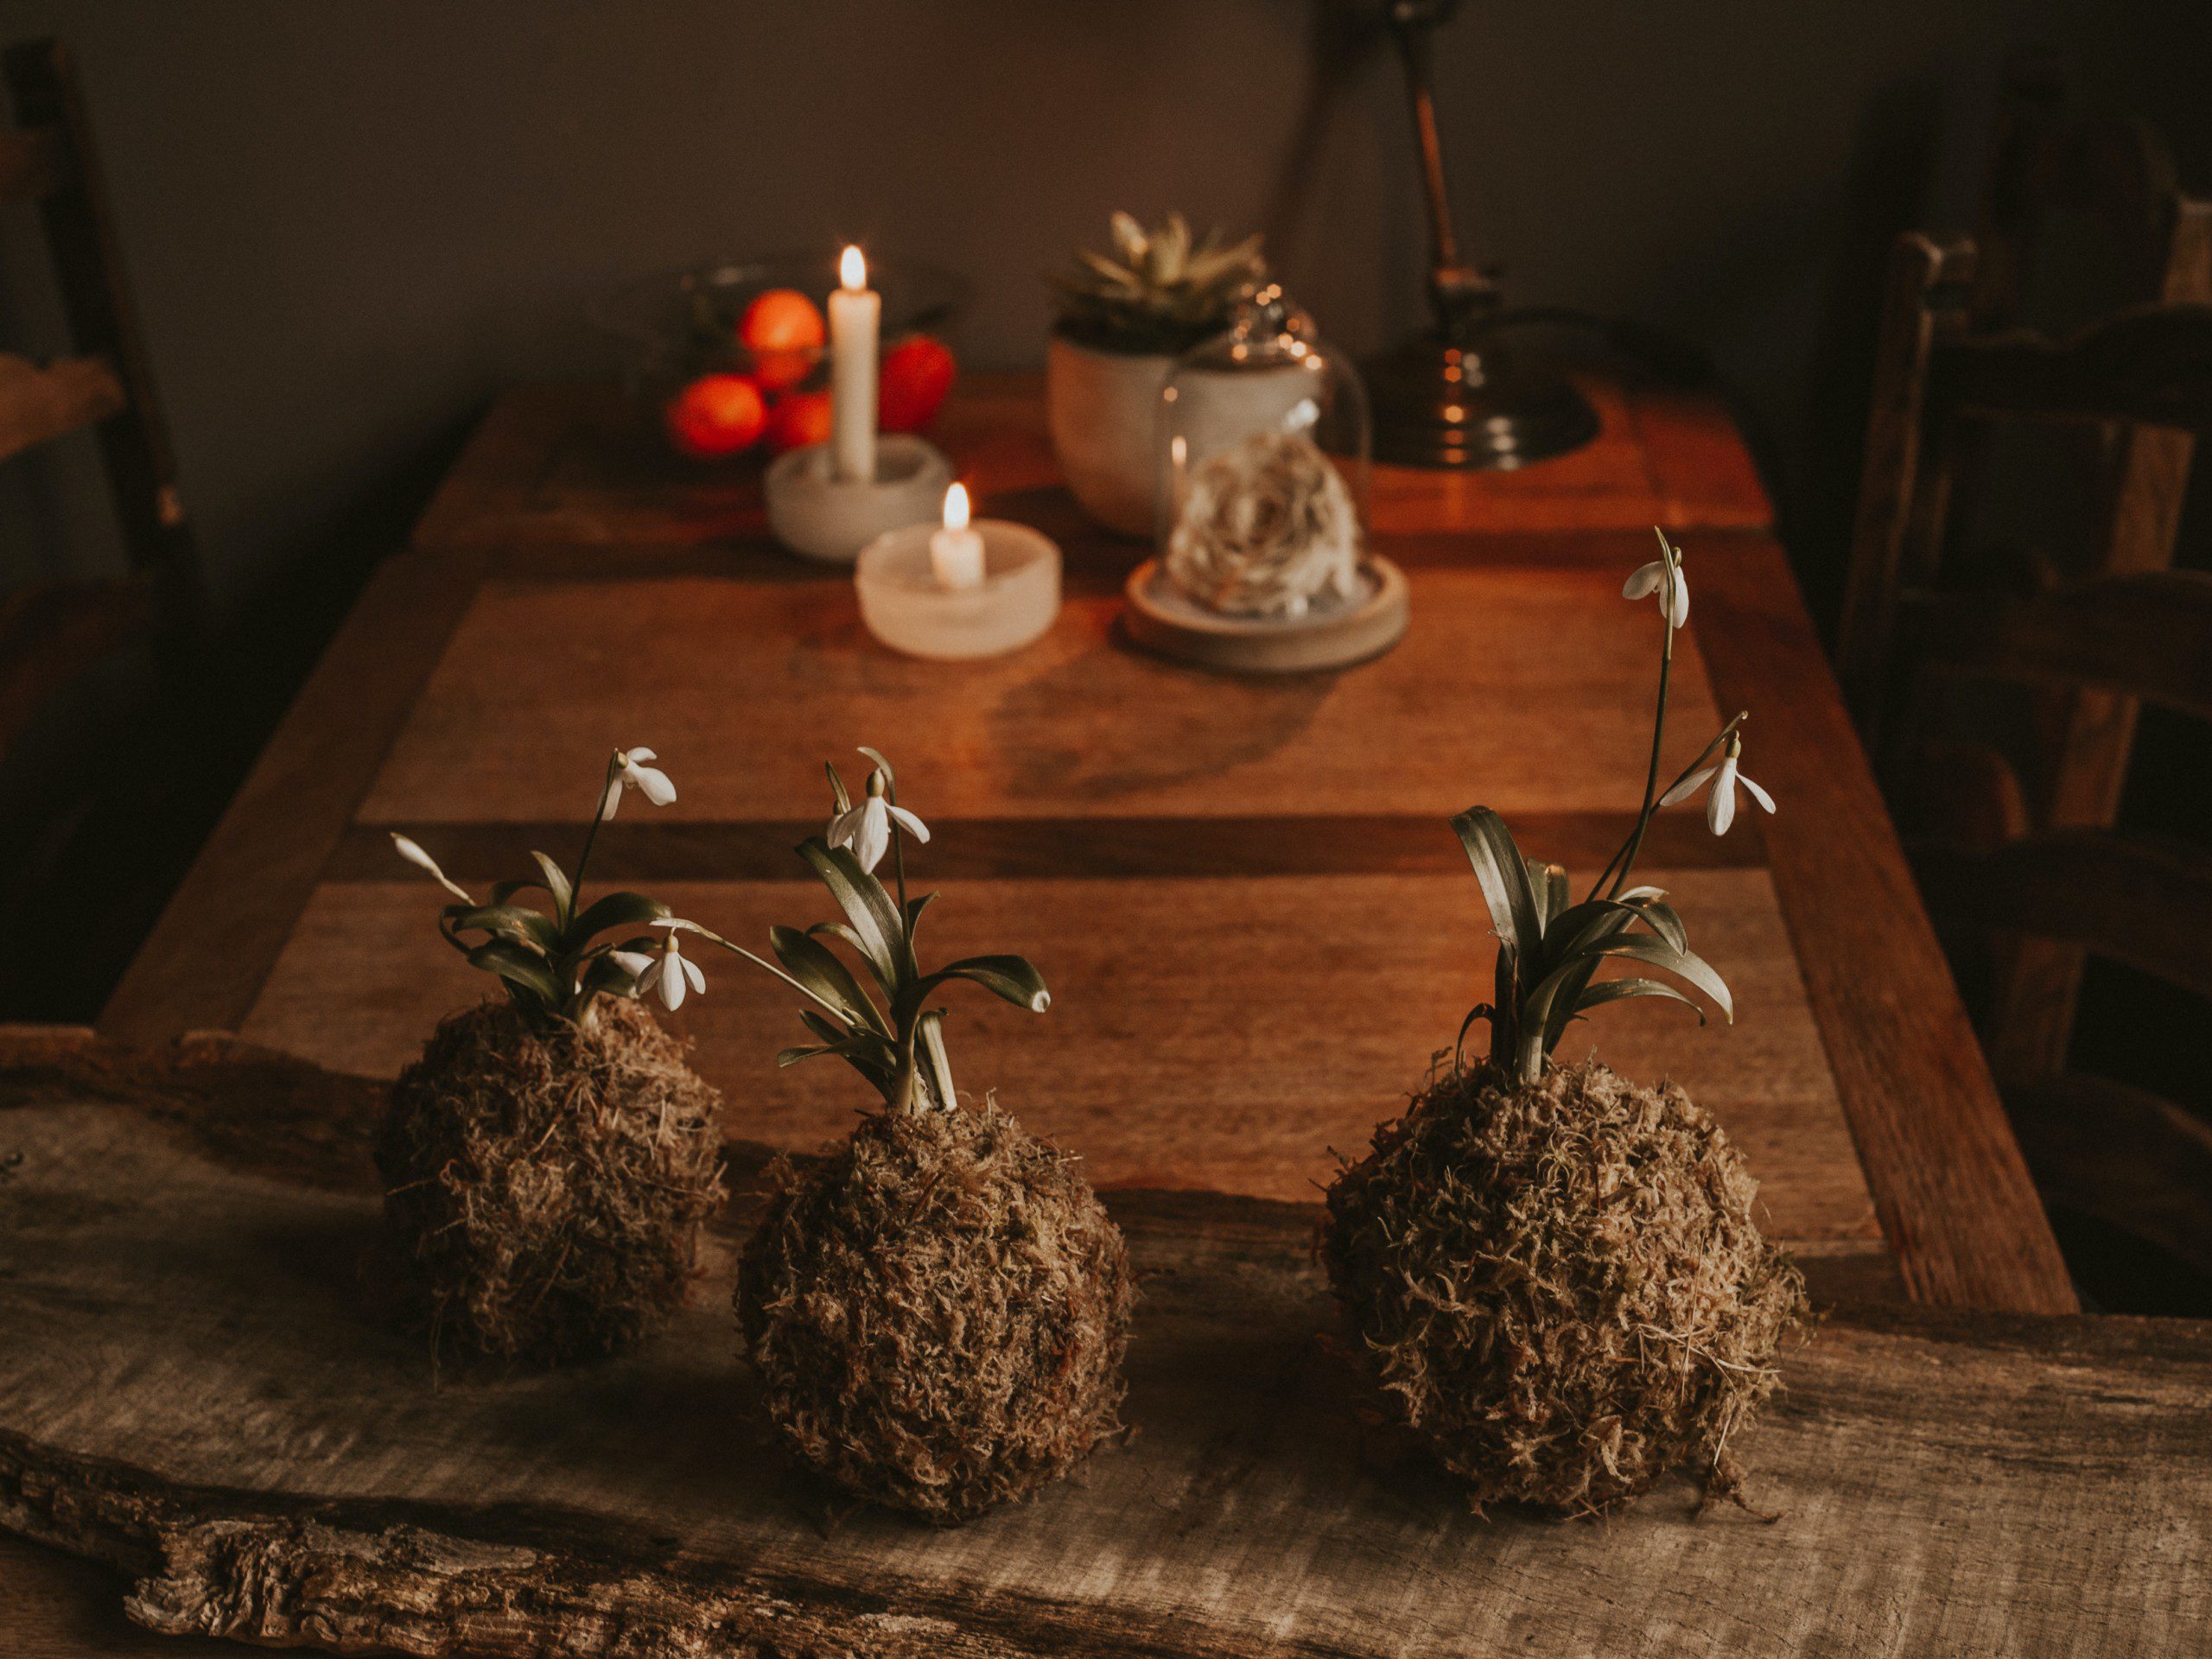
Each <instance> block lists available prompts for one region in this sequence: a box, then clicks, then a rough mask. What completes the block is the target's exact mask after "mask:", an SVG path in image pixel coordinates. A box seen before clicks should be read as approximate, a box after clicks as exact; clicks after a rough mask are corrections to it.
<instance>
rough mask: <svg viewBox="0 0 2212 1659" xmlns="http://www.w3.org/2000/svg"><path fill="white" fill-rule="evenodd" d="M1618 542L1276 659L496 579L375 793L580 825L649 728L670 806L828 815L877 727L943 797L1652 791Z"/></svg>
mask: <svg viewBox="0 0 2212 1659" xmlns="http://www.w3.org/2000/svg"><path fill="white" fill-rule="evenodd" d="M1616 546H1618V543H1616ZM1620 556H1621V553H1620V552H1619V551H1617V552H1616V553H1615V556H1614V558H1613V560H1611V561H1604V560H1592V561H1589V562H1587V563H1583V564H1581V565H1580V567H1577V566H1573V565H1552V566H1545V565H1516V564H1509V563H1503V562H1492V561H1489V560H1482V561H1477V560H1469V561H1467V562H1465V563H1459V564H1457V565H1448V566H1446V565H1433V566H1430V567H1427V568H1416V569H1414V570H1412V571H1410V572H1409V573H1408V577H1409V581H1410V584H1411V587H1412V599H1413V620H1412V626H1411V627H1410V628H1409V630H1408V632H1407V635H1406V637H1405V639H1403V640H1402V641H1401V642H1400V644H1399V645H1397V647H1396V648H1395V650H1393V651H1391V652H1389V654H1388V655H1386V656H1384V657H1383V658H1380V659H1378V660H1376V661H1375V662H1373V663H1370V664H1365V665H1363V666H1362V667H1358V668H1355V669H1349V670H1345V671H1341V672H1337V673H1318V674H1307V675H1298V676H1283V677H1268V678H1266V679H1243V678H1233V677H1225V676H1222V675H1217V674H1211V673H1208V672H1206V671H1204V670H1202V669H1198V668H1193V667H1188V666H1185V665H1182V664H1175V663H1171V662H1167V661H1165V660H1163V659H1161V658H1155V657H1152V656H1149V655H1147V654H1144V653H1142V652H1136V651H1133V650H1131V649H1129V648H1128V645H1125V644H1123V643H1122V641H1121V640H1120V639H1119V638H1118V637H1117V632H1118V619H1119V616H1120V613H1121V608H1122V601H1121V598H1120V595H1119V594H1079V595H1072V596H1071V598H1070V599H1069V601H1068V602H1067V603H1066V604H1065V605H1064V606H1063V607H1062V609H1061V612H1060V615H1059V620H1058V621H1057V622H1056V623H1055V624H1054V625H1053V627H1052V631H1051V632H1049V633H1047V634H1046V636H1045V638H1044V639H1041V640H1039V642H1038V643H1037V644H1036V645H1032V646H1030V647H1029V648H1028V649H1027V650H1025V651H1021V652H1015V653H1014V654H1013V655H1012V656H1008V657H1002V658H993V659H989V660H987V661H983V662H979V663H933V662H925V661H923V660H921V659H919V658H910V657H901V656H899V655H897V654H896V653H894V652H891V651H890V650H888V649H887V648H886V647H885V646H883V645H880V644H878V643H877V642H876V641H875V640H874V639H873V638H871V637H870V636H869V634H868V632H867V631H866V630H865V629H864V628H863V627H862V626H861V621H860V614H859V609H858V606H857V603H856V601H855V596H854V594H853V590H852V586H851V583H850V582H849V581H842V582H840V581H834V580H832V581H811V582H795V581H786V582H733V581H731V580H729V579H728V577H727V576H720V575H715V576H709V575H700V576H668V577H661V578H657V579H654V580H651V581H634V582H622V583H620V584H619V585H614V584H610V583H595V582H575V581H565V580H564V581H555V582H537V581H525V580H517V579H504V578H501V579H493V580H492V581H489V582H486V583H485V584H484V585H483V587H482V588H480V590H479V592H478V594H477V595H476V598H475V600H474V602H473V603H471V604H470V606H469V607H468V608H467V612H466V613H465V614H464V615H463V616H462V618H461V622H460V625H459V626H458V627H457V628H456V629H455V630H454V635H453V639H452V641H451V644H450V645H448V647H447V649H446V651H445V652H444V653H443V655H442V658H441V659H440V660H439V663H438V665H437V668H436V670H435V672H433V673H432V674H431V676H430V677H429V682H428V683H427V684H426V685H425V686H424V687H423V691H422V694H421V696H419V697H418V698H417V700H416V703H415V706H414V708H413V709H412V710H411V711H410V715H409V716H408V719H407V721H406V724H405V725H404V728H402V730H401V732H400V734H399V736H398V738H397V741H396V742H395V743H394V744H393V745H392V747H391V753H390V755H389V757H388V758H387V759H386V760H385V763H384V765H383V766H382V767H381V769H380V770H379V772H378V775H377V779H376V781H375V784H374V785H373V786H372V788H371V789H370V791H369V792H368V796H367V798H366V799H365V801H364V802H363V803H362V804H361V808H360V811H359V816H360V817H362V818H363V819H364V820H365V821H367V822H370V823H390V824H394V825H404V824H416V825H423V824H429V823H436V822H438V821H441V820H450V819H460V820H462V821H467V822H492V823H497V822H499V821H501V820H505V819H549V818H550V819H560V818H569V819H573V820H575V822H577V823H582V821H583V820H584V819H585V818H587V817H588V816H589V814H590V810H591V807H592V804H593V803H594V799H595V798H596V794H597V787H596V785H597V780H598V778H599V776H600V773H601V770H602V768H603V767H604V766H605V765H606V757H607V751H608V750H609V749H610V748H626V747H630V746H631V745H632V744H637V743H646V744H648V745H649V746H650V747H652V748H653V749H654V750H655V751H656V752H657V753H658V754H659V755H660V757H661V764H663V765H664V766H667V767H668V768H669V770H670V772H671V774H672V775H673V776H674V777H675V778H676V779H677V785H678V789H679V794H678V796H677V800H676V802H675V804H673V805H671V806H670V807H667V808H665V809H663V810H661V811H659V812H658V813H656V814H654V816H655V817H657V818H663V819H669V820H675V821H686V820H695V821H704V822H717V823H728V822H744V821H746V820H747V819H755V818H761V817H772V818H785V817H792V816H794V815H795V814H796V813H797V812H798V811H801V810H804V809H807V808H809V807H812V806H815V805H817V804H818V805H819V806H820V807H821V808H822V810H823V811H824V812H825V814H826V812H827V810H828V807H829V791H828V786H827V785H826V784H825V783H824V782H823V777H822V763H823V760H825V759H832V758H834V759H836V760H837V762H838V764H839V766H841V768H842V769H843V770H845V771H846V772H848V773H849V774H852V775H854V776H857V773H855V770H854V769H855V767H864V766H865V765H866V762H864V761H862V760H860V758H859V756H858V755H857V754H856V753H855V752H854V746H855V745H856V744H860V743H868V744H871V745H873V746H874V747H877V748H880V749H881V750H882V751H883V752H884V753H887V754H888V755H890V756H891V757H892V758H893V760H894V761H896V762H897V763H898V765H899V768H900V777H901V779H902V781H903V783H904V785H905V787H904V790H903V791H902V798H903V799H906V800H907V801H908V802H909V803H910V804H912V806H913V807H914V808H915V809H916V810H918V811H920V812H921V813H922V815H923V816H924V817H925V818H928V817H934V816H942V817H950V818H1005V817H1012V818H1027V817H1075V816H1084V817H1122V816H1135V815H1148V816H1161V817H1218V816H1223V815H1233V816H1237V817H1266V816H1274V815H1278V814H1290V815H1295V814H1300V813H1332V812H1341V811H1344V810H1347V809H1353V808H1356V809H1357V810H1361V811H1365V812H1401V813H1422V814H1427V815H1430V816H1433V817H1437V818H1439V819H1443V818H1448V817H1450V815H1451V814H1452V813H1454V812H1456V811H1458V810H1460V809H1461V808H1462V807H1465V805H1467V804H1469V802H1470V801H1471V800H1473V799H1482V800H1485V801H1488V802H1490V803H1491V804H1493V805H1495V806H1497V808H1498V809H1499V810H1502V811H1504V812H1507V813H1509V814H1510V813H1516V812H1523V811H1536V812H1548V811H1577V810H1580V811H1591V810H1611V811H1614V812H1630V813H1632V812H1633V811H1634V810H1636V805H1637V801H1638V800H1639V799H1640V798H1641V795H1642V791H1643V767H1644V761H1645V758H1646V755H1647V753H1648V749H1649V742H1650V718H1651V716H1650V696H1651V687H1652V683H1653V679H1654V677H1655V674H1656V669H1657V658H1658V643H1657V637H1656V630H1655V628H1654V626H1653V617H1652V614H1651V613H1650V610H1649V607H1648V606H1647V607H1643V608H1641V609H1639V608H1638V607H1634V606H1630V605H1629V604H1626V603H1624V601H1622V600H1621V598H1620V584H1621V579H1622V576H1623V575H1624V571H1623V570H1622V569H1619V568H1618V563H1619V559H1620ZM1634 568H1635V567H1634V565H1632V564H1631V565H1629V566H1628V567H1627V569H1634ZM521 641H528V642H529V645H528V648H527V649H518V642H521ZM1676 672H1677V678H1676V682H1675V687H1676V689H1675V721H1677V722H1678V724H1677V727H1676V734H1677V742H1678V743H1679V744H1680V745H1681V747H1682V748H1683V749H1684V750H1685V752H1686V753H1695V752H1696V749H1697V747H1698V746H1699V745H1700V744H1701V743H1702V742H1703V741H1705V738H1706V736H1707V735H1709V734H1711V733H1712V732H1713V730H1714V729H1715V728H1717V727H1718V725H1719V715H1717V713H1716V711H1715V709H1714V706H1713V700H1712V696H1711V694H1710V692H1709V691H1708V690H1707V684H1706V678H1705V671H1704V667H1703V664H1702V662H1701V661H1700V658H1699V655H1698V651H1697V647H1696V645H1695V643H1694V642H1692V643H1691V644H1690V645H1689V646H1688V649H1686V650H1683V651H1682V652H1681V654H1680V658H1679V660H1678V663H1677V669H1676ZM1693 734H1694V735H1693ZM848 761H850V762H851V763H852V764H851V765H850V766H848V765H847V764H846V763H847V762H848Z"/></svg>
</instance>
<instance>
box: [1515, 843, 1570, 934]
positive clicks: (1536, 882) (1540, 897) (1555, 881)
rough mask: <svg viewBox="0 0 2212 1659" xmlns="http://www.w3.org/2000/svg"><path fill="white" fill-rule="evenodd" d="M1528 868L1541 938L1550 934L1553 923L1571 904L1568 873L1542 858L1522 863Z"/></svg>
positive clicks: (1537, 927)
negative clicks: (1568, 894)
mask: <svg viewBox="0 0 2212 1659" xmlns="http://www.w3.org/2000/svg"><path fill="white" fill-rule="evenodd" d="M1522 863H1523V864H1525V865H1526V866H1527V867H1528V871H1529V893H1532V894H1533V895H1534V896H1535V900H1536V929H1537V932H1538V934H1539V936H1541V935H1542V934H1543V933H1546V932H1548V931H1550V928H1551V925H1552V923H1553V922H1554V920H1555V919H1556V918H1558V916H1559V913H1560V912H1561V911H1563V910H1565V909H1566V908H1567V904H1568V902H1569V900H1568V898H1567V871H1566V869H1565V868H1564V867H1563V866H1560V865H1558V864H1550V863H1547V862H1546V861H1544V860H1542V859H1541V858H1528V859H1523V860H1522Z"/></svg>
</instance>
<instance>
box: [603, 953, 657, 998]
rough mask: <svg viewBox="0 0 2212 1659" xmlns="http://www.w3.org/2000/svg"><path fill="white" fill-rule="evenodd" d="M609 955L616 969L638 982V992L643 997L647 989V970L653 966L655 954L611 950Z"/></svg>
mask: <svg viewBox="0 0 2212 1659" xmlns="http://www.w3.org/2000/svg"><path fill="white" fill-rule="evenodd" d="M607 958H608V959H609V960H610V961H612V962H613V963H614V965H615V966H616V967H618V968H620V969H621V970H622V971H623V972H624V973H626V974H627V975H629V976H630V977H631V978H632V979H634V980H636V981H637V982H638V990H639V994H640V995H642V994H643V993H644V991H645V969H648V968H650V967H652V965H653V953H652V951H650V950H610V951H608V952H607Z"/></svg>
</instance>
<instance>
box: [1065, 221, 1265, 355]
mask: <svg viewBox="0 0 2212 1659" xmlns="http://www.w3.org/2000/svg"><path fill="white" fill-rule="evenodd" d="M1113 226H1114V257H1111V258H1109V257H1107V256H1106V255H1104V254H1103V253H1094V252H1092V251H1090V249H1088V248H1083V249H1078V250H1077V253H1076V259H1077V265H1078V269H1077V270H1076V271H1075V273H1074V274H1073V275H1071V276H1065V277H1060V276H1056V277H1051V278H1050V279H1049V280H1050V281H1051V282H1052V286H1053V287H1054V288H1055V289H1057V290H1058V295H1059V302H1060V315H1059V320H1058V325H1057V326H1058V332H1059V333H1060V334H1062V335H1063V336H1065V338H1067V339H1069V340H1074V341H1076V342H1077V344H1078V345H1084V346H1093V347H1095V348H1096V349H1097V350H1100V351H1106V352H1128V353H1151V352H1184V351H1188V350H1189V349H1190V348H1191V347H1192V346H1195V345H1197V344H1198V342H1199V341H1200V340H1204V339H1205V338H1206V337H1207V336H1208V335H1210V334H1218V333H1219V332H1220V331H1221V330H1222V329H1224V328H1226V327H1228V326H1229V322H1230V312H1231V310H1232V309H1233V308H1235V306H1236V301H1237V298H1238V296H1240V295H1242V294H1243V292H1244V290H1245V289H1247V288H1248V287H1249V286H1250V285H1252V284H1255V283H1258V282H1260V281H1261V280H1262V279H1263V278H1264V277H1266V275H1267V270H1268V266H1267V261H1266V260H1265V259H1264V258H1262V257H1261V253H1260V238H1258V237H1257V236H1248V237H1246V238H1244V239H1243V241H1242V242H1238V243H1236V244H1233V245H1224V240H1223V237H1222V233H1221V232H1220V230H1219V229H1218V228H1216V229H1213V230H1210V231H1208V232H1206V233H1205V235H1204V236H1203V237H1201V238H1198V240H1197V241H1196V242H1195V243H1193V242H1192V239H1191V227H1190V225H1189V223H1188V222H1187V221H1185V219H1184V218H1183V215H1182V214H1180V213H1170V214H1168V215H1167V219H1166V223H1165V224H1162V225H1160V226H1157V227H1155V228H1154V229H1152V230H1150V231H1147V230H1146V229H1145V227H1144V226H1141V225H1140V224H1138V223H1137V221H1136V220H1135V219H1133V218H1132V217H1130V216H1129V215H1128V213H1116V214H1115V215H1114V220H1113Z"/></svg>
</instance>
